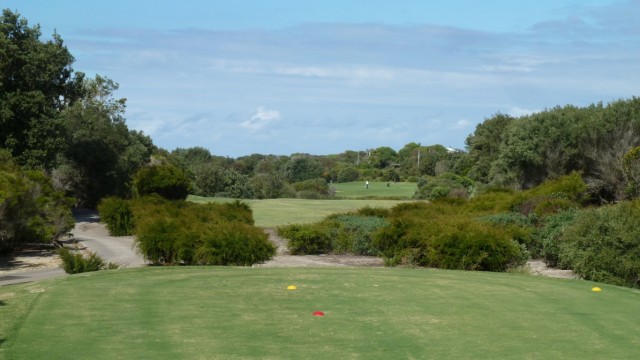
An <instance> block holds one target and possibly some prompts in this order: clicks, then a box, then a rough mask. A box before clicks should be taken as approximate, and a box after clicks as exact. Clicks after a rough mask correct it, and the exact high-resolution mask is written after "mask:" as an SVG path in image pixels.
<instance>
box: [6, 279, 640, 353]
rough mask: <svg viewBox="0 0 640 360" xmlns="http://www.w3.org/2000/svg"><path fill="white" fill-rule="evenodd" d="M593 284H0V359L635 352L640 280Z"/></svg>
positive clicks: (118, 281)
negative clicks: (638, 283) (633, 285)
mask: <svg viewBox="0 0 640 360" xmlns="http://www.w3.org/2000/svg"><path fill="white" fill-rule="evenodd" d="M288 285H296V286H297V287H298V290H296V291H288V290H286V287H287V286H288ZM592 286H594V284H593V283H590V282H587V281H579V280H559V279H549V278H541V277H532V276H526V275H519V274H506V273H482V272H461V271H443V270H424V269H398V268H392V269H389V268H375V269H351V268H296V269H286V268H233V267H228V268H219V267H186V268H185V267H156V268H143V269H141V268H138V269H124V270H112V271H103V272H97V273H89V274H81V275H74V276H70V277H68V278H64V279H56V280H49V281H43V282H40V283H36V284H28V285H12V286H5V287H2V288H0V300H1V303H0V304H1V306H0V319H2V322H1V324H2V325H0V331H1V332H0V341H2V343H1V344H0V358H7V359H44V358H47V359H86V358H91V359H251V358H260V359H407V358H416V359H417V358H420V359H424V358H433V359H504V358H515V359H630V358H635V357H637V355H638V349H639V348H640V335H638V334H640V317H639V316H638V314H640V291H637V290H632V289H627V288H619V287H614V286H607V285H599V286H600V287H602V289H603V291H602V292H601V293H594V292H592V291H591V287H592ZM316 310H321V311H324V313H325V316H324V317H314V316H312V312H314V311H316Z"/></svg>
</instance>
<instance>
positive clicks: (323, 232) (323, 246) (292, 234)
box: [277, 224, 331, 255]
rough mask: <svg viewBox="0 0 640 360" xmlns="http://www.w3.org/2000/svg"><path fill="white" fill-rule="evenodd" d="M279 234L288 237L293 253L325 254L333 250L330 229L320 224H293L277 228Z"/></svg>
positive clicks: (290, 249) (289, 246)
mask: <svg viewBox="0 0 640 360" xmlns="http://www.w3.org/2000/svg"><path fill="white" fill-rule="evenodd" d="M277 231H278V235H280V236H282V237H283V238H285V239H288V248H289V251H290V252H291V254H293V255H313V254H324V253H328V252H330V251H331V237H330V233H329V229H327V228H326V227H324V226H323V225H320V224H305V225H301V224H292V225H288V226H281V227H279V228H278V229H277Z"/></svg>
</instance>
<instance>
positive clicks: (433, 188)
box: [413, 173, 474, 200]
mask: <svg viewBox="0 0 640 360" xmlns="http://www.w3.org/2000/svg"><path fill="white" fill-rule="evenodd" d="M473 184H474V182H473V180H471V179H469V178H466V177H464V176H459V175H455V174H451V173H444V174H441V175H438V176H430V177H423V178H421V179H420V180H419V181H418V190H416V193H415V195H414V196H413V198H414V199H426V200H437V199H442V198H446V197H453V198H463V199H466V198H467V197H468V195H469V191H470V190H471V188H472V187H473Z"/></svg>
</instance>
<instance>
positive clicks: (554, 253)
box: [532, 209, 578, 267]
mask: <svg viewBox="0 0 640 360" xmlns="http://www.w3.org/2000/svg"><path fill="white" fill-rule="evenodd" d="M577 213H578V210H576V209H569V210H566V211H561V212H558V213H556V214H553V215H549V216H547V217H545V218H544V224H543V225H542V226H541V227H539V228H538V229H537V230H536V231H535V232H534V233H533V234H532V237H533V242H534V243H535V244H536V249H537V251H536V252H534V251H532V256H536V257H540V258H542V259H543V260H544V262H545V263H546V264H547V265H548V266H551V267H558V266H560V238H561V236H562V232H563V231H564V229H566V228H567V227H569V226H571V225H572V224H573V222H574V221H575V218H576V215H577Z"/></svg>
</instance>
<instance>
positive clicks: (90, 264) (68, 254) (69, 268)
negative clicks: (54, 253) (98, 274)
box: [58, 248, 118, 274]
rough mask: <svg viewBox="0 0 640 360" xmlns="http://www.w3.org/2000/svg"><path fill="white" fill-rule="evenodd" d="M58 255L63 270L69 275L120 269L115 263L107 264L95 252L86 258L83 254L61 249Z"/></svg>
mask: <svg viewBox="0 0 640 360" xmlns="http://www.w3.org/2000/svg"><path fill="white" fill-rule="evenodd" d="M58 254H59V255H60V259H61V260H62V268H63V269H64V271H65V272H66V273H67V274H79V273H83V272H90V271H98V270H105V269H117V268H118V265H116V264H114V263H105V262H104V260H103V259H102V258H101V257H99V256H98V255H96V254H95V253H93V252H92V253H89V256H88V257H84V256H83V255H82V253H79V252H75V251H74V252H72V251H71V250H69V249H67V248H61V249H60V250H58Z"/></svg>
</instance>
